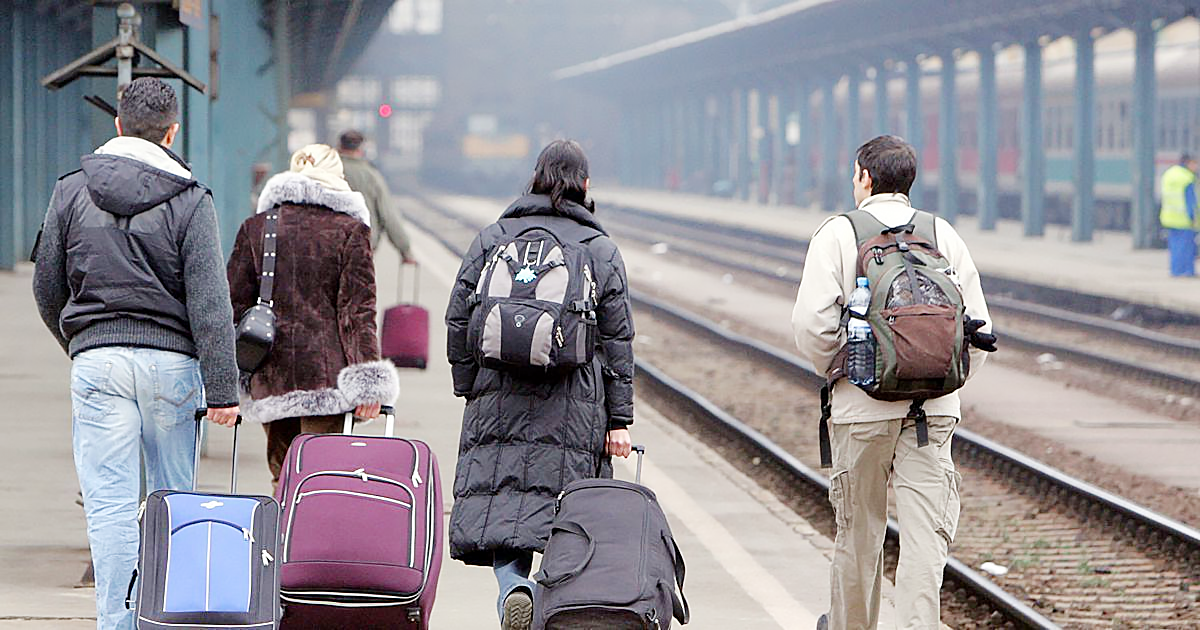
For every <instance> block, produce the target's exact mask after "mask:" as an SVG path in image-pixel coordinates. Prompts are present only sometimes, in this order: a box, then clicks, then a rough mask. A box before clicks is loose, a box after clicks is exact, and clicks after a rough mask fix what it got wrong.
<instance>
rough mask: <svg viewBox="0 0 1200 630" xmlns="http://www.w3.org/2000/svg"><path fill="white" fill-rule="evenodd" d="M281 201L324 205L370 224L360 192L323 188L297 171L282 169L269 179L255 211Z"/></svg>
mask: <svg viewBox="0 0 1200 630" xmlns="http://www.w3.org/2000/svg"><path fill="white" fill-rule="evenodd" d="M284 203H290V204H296V205H305V206H324V207H326V208H329V209H330V210H332V211H334V212H340V213H342V214H347V215H350V216H352V217H354V218H355V219H358V220H359V221H361V222H362V223H363V224H365V225H367V226H368V227H370V225H371V215H370V213H368V212H367V202H366V200H365V199H363V196H362V193H357V192H342V191H340V190H333V189H331V188H326V187H324V186H322V185H321V184H319V183H317V181H316V180H315V179H312V178H309V177H305V176H304V175H301V174H299V173H293V172H291V171H284V172H283V173H279V174H278V175H275V176H273V177H271V179H268V180H267V183H266V184H265V185H263V190H262V193H260V194H259V196H258V210H257V211H256V212H255V214H262V213H264V212H266V211H267V210H270V209H271V208H274V207H275V206H277V205H280V204H284Z"/></svg>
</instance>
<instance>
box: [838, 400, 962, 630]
mask: <svg viewBox="0 0 1200 630" xmlns="http://www.w3.org/2000/svg"><path fill="white" fill-rule="evenodd" d="M928 422H929V445H928V446H925V447H924V448H917V433H916V425H915V423H914V422H913V421H912V420H884V421H879V422H861V423H853V424H831V425H830V427H829V429H830V440H831V442H832V446H833V475H832V477H830V485H829V501H830V503H832V504H833V508H834V512H835V513H836V520H837V538H836V539H835V540H834V551H833V554H834V555H833V565H832V567H831V568H830V576H829V581H830V585H831V587H832V593H831V597H830V599H831V601H830V612H829V629H830V630H863V629H872V630H873V629H874V628H875V627H876V625H877V624H878V621H879V597H880V588H881V585H882V583H883V541H884V535H885V533H886V530H887V511H888V493H887V488H888V481H889V480H890V481H891V482H892V485H893V487H894V488H895V491H896V511H897V519H898V520H899V522H900V564H899V566H898V567H897V569H896V627H897V628H905V629H908V628H912V629H918V628H919V629H920V630H931V629H934V630H936V628H938V627H939V626H940V624H941V611H940V591H941V588H942V570H943V568H944V567H945V565H946V558H947V556H948V555H949V545H950V542H951V541H952V540H954V532H955V530H956V529H957V527H958V512H959V495H958V487H959V481H960V479H961V477H960V476H959V474H958V473H957V472H955V470H954V461H953V460H952V459H951V458H950V442H951V437H952V436H953V434H954V426H955V425H956V424H957V420H955V419H954V418H952V417H949V416H930V417H929V418H928Z"/></svg>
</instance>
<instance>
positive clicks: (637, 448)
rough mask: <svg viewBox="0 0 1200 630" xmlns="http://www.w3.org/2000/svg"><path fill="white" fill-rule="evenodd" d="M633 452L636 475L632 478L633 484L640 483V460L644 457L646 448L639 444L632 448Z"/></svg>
mask: <svg viewBox="0 0 1200 630" xmlns="http://www.w3.org/2000/svg"><path fill="white" fill-rule="evenodd" d="M632 449H633V452H635V453H637V456H638V460H637V475H635V476H634V478H633V479H634V482H636V483H642V458H643V457H645V456H646V447H645V446H643V445H641V444H634V445H633V446H632Z"/></svg>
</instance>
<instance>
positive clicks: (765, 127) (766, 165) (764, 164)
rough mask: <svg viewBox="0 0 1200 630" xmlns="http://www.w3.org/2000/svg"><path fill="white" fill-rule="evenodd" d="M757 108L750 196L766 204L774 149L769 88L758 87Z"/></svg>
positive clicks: (769, 193) (769, 190) (769, 196)
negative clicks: (752, 191)
mask: <svg viewBox="0 0 1200 630" xmlns="http://www.w3.org/2000/svg"><path fill="white" fill-rule="evenodd" d="M757 94H758V95H757V98H758V102H757V104H756V105H757V107H756V110H757V111H756V113H755V116H754V118H755V120H754V125H755V126H754V143H755V151H754V154H755V160H754V161H755V169H754V188H755V193H756V194H754V195H752V197H753V198H754V199H756V200H757V201H758V202H759V203H767V202H768V201H769V200H770V198H771V169H772V168H774V167H775V165H774V164H772V163H771V158H772V154H773V153H774V148H773V147H772V146H771V143H772V138H771V91H770V88H767V87H760V88H758V90H757Z"/></svg>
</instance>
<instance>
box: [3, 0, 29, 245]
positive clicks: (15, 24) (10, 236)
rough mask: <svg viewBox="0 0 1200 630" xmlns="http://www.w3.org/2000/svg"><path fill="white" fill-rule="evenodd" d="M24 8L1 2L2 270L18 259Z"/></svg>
mask: <svg viewBox="0 0 1200 630" xmlns="http://www.w3.org/2000/svg"><path fill="white" fill-rule="evenodd" d="M22 23H23V19H22V10H21V9H18V8H16V7H15V6H13V5H12V4H11V3H8V2H0V33H2V36H0V147H11V150H10V149H7V148H0V269H12V268H13V267H14V266H15V265H16V262H17V243H16V238H17V234H18V232H19V231H20V230H19V227H20V226H19V224H18V217H17V215H18V213H17V212H16V209H17V207H18V203H17V200H18V199H20V198H21V195H22V192H21V182H22V181H23V180H24V177H23V174H22V173H21V168H22V159H21V153H22V151H21V147H22V143H23V141H22V138H21V128H22V124H21V96H22V88H21V74H20V68H21V57H22V55H21V46H20V45H19V44H17V42H19V41H21V40H22V35H23V33H22V29H21V26H22Z"/></svg>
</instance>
